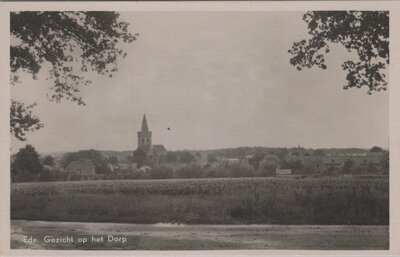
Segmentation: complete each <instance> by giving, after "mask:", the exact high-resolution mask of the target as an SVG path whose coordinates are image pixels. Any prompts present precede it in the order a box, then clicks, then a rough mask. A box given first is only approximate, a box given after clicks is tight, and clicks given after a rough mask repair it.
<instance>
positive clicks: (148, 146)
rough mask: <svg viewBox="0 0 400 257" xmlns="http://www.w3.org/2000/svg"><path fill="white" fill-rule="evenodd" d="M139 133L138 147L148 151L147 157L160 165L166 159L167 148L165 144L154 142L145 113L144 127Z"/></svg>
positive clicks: (155, 164)
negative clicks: (155, 143)
mask: <svg viewBox="0 0 400 257" xmlns="http://www.w3.org/2000/svg"><path fill="white" fill-rule="evenodd" d="M137 134H138V147H137V149H140V150H142V151H143V152H145V153H146V159H147V160H148V161H150V163H151V164H153V166H158V165H160V164H161V163H162V162H163V161H164V160H165V156H166V155H167V149H165V147H164V145H153V144H152V139H151V137H152V132H151V131H150V130H149V126H148V125H147V119H146V114H144V115H143V120H142V128H141V130H140V131H138V133H137Z"/></svg>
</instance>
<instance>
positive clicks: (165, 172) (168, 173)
mask: <svg viewBox="0 0 400 257" xmlns="http://www.w3.org/2000/svg"><path fill="white" fill-rule="evenodd" d="M149 177H150V178H151V179H166V178H173V177H174V171H173V170H172V169H171V168H170V167H164V166H160V167H156V168H153V169H152V170H150V171H149Z"/></svg>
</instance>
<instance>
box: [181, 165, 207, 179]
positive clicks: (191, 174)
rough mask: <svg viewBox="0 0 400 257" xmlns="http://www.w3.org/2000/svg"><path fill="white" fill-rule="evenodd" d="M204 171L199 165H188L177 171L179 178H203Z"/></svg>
mask: <svg viewBox="0 0 400 257" xmlns="http://www.w3.org/2000/svg"><path fill="white" fill-rule="evenodd" d="M202 175H203V170H202V169H201V167H200V166H199V165H187V166H184V167H181V168H180V169H178V170H177V171H176V177H177V178H201V177H202Z"/></svg>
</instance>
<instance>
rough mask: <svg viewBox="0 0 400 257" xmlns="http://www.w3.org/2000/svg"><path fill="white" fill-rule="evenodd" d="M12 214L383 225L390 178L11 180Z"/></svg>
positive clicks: (102, 219) (26, 216)
mask: <svg viewBox="0 0 400 257" xmlns="http://www.w3.org/2000/svg"><path fill="white" fill-rule="evenodd" d="M11 218H12V219H23V220H45V221H74V222H126V223H136V224H151V223H158V222H164V223H185V224H325V225H349V224H351V225H354V224H359V225H388V223H389V183H388V177H364V178H363V177H352V176H349V177H322V178H239V179H180V180H179V179H176V180H118V181H76V182H43V183H16V184H12V192H11Z"/></svg>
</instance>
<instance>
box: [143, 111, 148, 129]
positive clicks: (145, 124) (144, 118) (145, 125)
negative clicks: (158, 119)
mask: <svg viewBox="0 0 400 257" xmlns="http://www.w3.org/2000/svg"><path fill="white" fill-rule="evenodd" d="M142 131H149V127H148V126H147V120H146V114H143V120H142Z"/></svg>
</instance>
